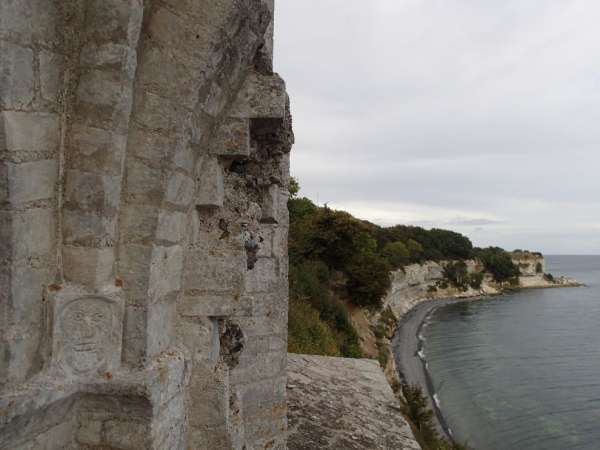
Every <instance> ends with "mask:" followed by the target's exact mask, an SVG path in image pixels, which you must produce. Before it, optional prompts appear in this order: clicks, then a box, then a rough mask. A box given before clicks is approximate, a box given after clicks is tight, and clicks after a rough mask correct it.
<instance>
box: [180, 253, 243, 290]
mask: <svg viewBox="0 0 600 450" xmlns="http://www.w3.org/2000/svg"><path fill="white" fill-rule="evenodd" d="M245 271H246V258H245V256H244V255H243V254H242V253H241V252H240V253H239V254H236V253H232V254H223V253H220V254H219V253H215V252H209V251H207V250H205V249H199V250H191V251H189V252H188V254H187V256H186V265H185V275H184V276H185V290H186V293H187V291H189V290H198V291H204V292H221V293H222V292H237V291H239V290H241V288H242V286H243V281H244V272H245Z"/></svg>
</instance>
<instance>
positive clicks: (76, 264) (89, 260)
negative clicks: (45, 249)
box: [62, 245, 115, 288]
mask: <svg viewBox="0 0 600 450" xmlns="http://www.w3.org/2000/svg"><path fill="white" fill-rule="evenodd" d="M114 252H115V250H114V248H112V247H108V248H93V247H74V246H70V245H63V248H62V256H63V272H64V277H65V280H66V281H68V282H70V283H76V284H81V285H83V286H87V287H90V288H93V287H100V286H104V285H108V284H113V285H114V270H113V266H114V263H115V255H114Z"/></svg>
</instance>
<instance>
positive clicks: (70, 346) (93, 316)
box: [60, 297, 113, 374]
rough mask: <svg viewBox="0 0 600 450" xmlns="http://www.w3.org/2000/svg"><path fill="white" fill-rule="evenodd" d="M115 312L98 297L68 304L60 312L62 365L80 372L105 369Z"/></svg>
mask: <svg viewBox="0 0 600 450" xmlns="http://www.w3.org/2000/svg"><path fill="white" fill-rule="evenodd" d="M112 327H113V315H112V310H111V307H110V304H109V303H108V302H107V301H105V300H104V299H102V298H99V297H88V298H81V299H77V300H74V301H72V302H70V303H68V304H67V305H66V306H65V307H64V308H63V310H62V312H61V315H60V328H61V334H62V338H63V339H62V340H63V346H64V347H63V364H64V365H66V366H67V367H68V368H69V369H71V370H72V371H73V372H75V373H77V374H84V373H89V372H91V371H94V370H97V369H100V368H102V366H103V365H104V363H105V361H106V357H107V352H108V351H110V349H111V347H112V345H111V333H112Z"/></svg>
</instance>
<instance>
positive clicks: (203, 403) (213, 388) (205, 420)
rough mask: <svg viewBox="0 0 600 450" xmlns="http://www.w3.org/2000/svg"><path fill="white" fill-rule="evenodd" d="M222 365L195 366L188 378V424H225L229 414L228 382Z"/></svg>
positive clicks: (195, 425) (212, 425) (211, 425)
mask: <svg viewBox="0 0 600 450" xmlns="http://www.w3.org/2000/svg"><path fill="white" fill-rule="evenodd" d="M227 378H228V374H227V369H226V368H225V367H224V366H223V365H218V366H217V367H216V368H214V369H213V368H212V367H206V368H204V367H199V366H197V367H195V368H194V370H193V372H192V376H191V379H190V397H191V408H190V416H189V421H190V426H192V427H202V426H209V427H214V426H218V425H224V424H226V421H227V417H228V415H229V383H228V380H227Z"/></svg>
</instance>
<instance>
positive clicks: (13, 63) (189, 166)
mask: <svg viewBox="0 0 600 450" xmlns="http://www.w3.org/2000/svg"><path fill="white" fill-rule="evenodd" d="M273 7H274V5H273V0H240V1H229V0H214V1H213V0H211V1H196V0H194V1H191V0H149V1H144V2H142V1H140V0H103V1H97V0H61V1H58V0H23V1H9V2H0V50H1V52H0V449H2V450H4V449H11V450H12V449H38V448H44V449H47V450H55V449H86V450H89V449H100V448H102V449H108V450H111V449H121V450H124V449H156V450H159V449H160V450H162V449H174V450H177V449H187V448H193V449H210V450H213V449H215V450H218V449H229V448H234V449H242V448H245V449H247V450H250V449H261V448H272V449H283V448H285V442H286V441H285V430H286V404H285V361H286V354H285V342H286V321H287V229H288V217H287V209H286V208H285V202H286V201H287V197H288V192H287V182H288V177H289V156H288V154H289V151H290V149H291V145H292V142H293V135H292V131H291V117H290V112H289V105H288V98H287V94H286V92H285V85H284V83H283V81H282V80H281V78H279V76H277V75H276V74H274V73H273V71H272V67H273V65H272V48H273V43H272V39H273ZM265 222H268V224H266V223H265ZM275 236H277V238H275ZM265 239H268V240H265ZM249 243H252V245H250V244H249ZM263 247H264V248H263Z"/></svg>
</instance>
